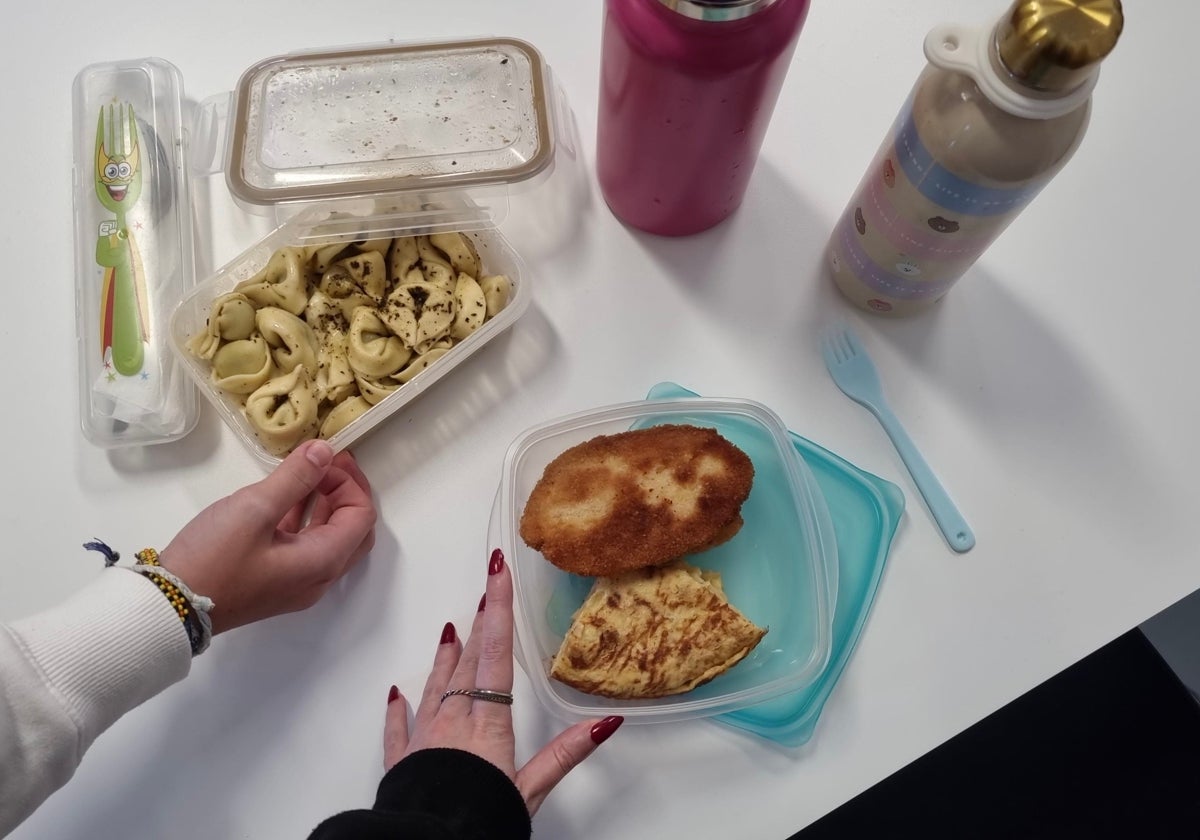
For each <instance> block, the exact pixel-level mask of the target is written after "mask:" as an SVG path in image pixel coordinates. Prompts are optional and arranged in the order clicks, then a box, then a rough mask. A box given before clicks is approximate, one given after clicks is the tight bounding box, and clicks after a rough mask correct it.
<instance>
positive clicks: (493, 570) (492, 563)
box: [488, 548, 504, 575]
mask: <svg viewBox="0 0 1200 840" xmlns="http://www.w3.org/2000/svg"><path fill="white" fill-rule="evenodd" d="M503 568H504V552H503V551H501V550H500V549H498V548H493V549H492V556H491V558H490V559H489V560H488V574H489V575H498V574H500V570H501V569H503Z"/></svg>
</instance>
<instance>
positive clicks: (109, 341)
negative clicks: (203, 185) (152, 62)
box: [96, 103, 149, 376]
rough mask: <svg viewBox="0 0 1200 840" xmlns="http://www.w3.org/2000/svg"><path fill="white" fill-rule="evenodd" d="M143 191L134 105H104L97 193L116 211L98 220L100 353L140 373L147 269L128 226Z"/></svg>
mask: <svg viewBox="0 0 1200 840" xmlns="http://www.w3.org/2000/svg"><path fill="white" fill-rule="evenodd" d="M141 194H142V167H141V148H140V144H139V143H138V128H137V119H136V117H135V116H134V113H133V106H132V105H130V104H128V103H115V104H111V105H107V106H102V107H101V108H100V117H99V120H98V121H97V124H96V197H97V198H98V199H99V200H100V204H101V205H102V206H103V207H104V208H105V209H107V210H109V211H110V212H112V213H113V214H114V216H115V218H114V219H111V220H105V221H102V222H101V223H100V227H99V230H98V231H97V235H98V239H97V242H96V262H97V263H98V264H99V265H100V266H101V267H103V268H104V269H105V271H104V286H103V291H102V292H101V295H100V336H101V346H100V355H101V356H102V357H103V358H104V359H105V362H106V364H107V363H108V361H109V353H110V351H111V354H112V356H111V363H112V366H113V368H115V369H116V372H117V373H119V374H121V375H122V376H136V375H137V374H138V373H140V372H141V370H142V366H143V364H144V362H145V357H146V350H145V342H146V341H147V340H148V339H149V334H148V330H147V325H148V324H149V318H148V313H147V311H146V288H145V272H144V270H143V268H142V261H141V256H140V255H139V254H138V249H137V246H136V244H135V242H134V240H133V236H132V233H131V232H130V230H129V226H128V222H127V219H128V215H129V213H130V211H131V210H132V209H133V207H134V206H135V205H136V204H137V201H138V198H139V197H140V196H141Z"/></svg>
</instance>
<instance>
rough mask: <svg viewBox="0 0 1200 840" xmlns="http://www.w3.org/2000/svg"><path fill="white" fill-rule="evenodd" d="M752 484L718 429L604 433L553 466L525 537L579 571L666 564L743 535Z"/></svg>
mask: <svg viewBox="0 0 1200 840" xmlns="http://www.w3.org/2000/svg"><path fill="white" fill-rule="evenodd" d="M753 480H754V465H753V464H752V463H751V461H750V459H749V457H747V456H746V454H745V453H744V452H742V450H740V449H738V448H737V447H736V446H734V445H733V444H732V443H730V442H729V441H728V440H726V439H725V438H723V437H721V435H719V434H718V433H717V432H716V431H714V430H713V429H706V428H700V427H697V426H686V425H663V426H651V427H648V428H645V429H637V430H634V431H629V432H621V433H618V434H613V435H601V436H599V437H595V438H592V439H591V440H588V441H585V442H583V443H581V444H578V445H577V446H573V447H571V448H570V449H568V450H566V451H565V452H563V453H562V454H560V455H559V456H558V457H557V458H555V459H554V460H553V461H551V462H550V464H548V465H547V467H546V470H545V472H544V473H543V474H542V477H541V479H540V480H539V481H538V483H537V484H536V485H535V486H534V488H533V492H532V493H530V495H529V500H528V501H527V502H526V503H525V510H524V512H523V513H522V514H521V526H520V532H521V538H522V539H524V540H525V542H526V543H527V544H528V545H529V546H530V547H531V548H533V549H535V550H537V551H540V552H541V553H542V555H543V556H544V557H545V558H546V559H547V560H549V561H550V562H551V563H553V564H554V565H555V566H558V567H559V568H560V569H564V570H565V571H568V572H573V573H575V574H578V575H605V576H607V575H616V574H620V573H622V572H625V571H630V570H632V569H640V568H645V567H647V566H658V565H661V564H663V563H669V562H670V561H672V560H675V559H677V558H679V557H682V556H683V555H685V554H688V553H691V552H695V551H700V550H703V549H705V548H708V547H710V546H712V545H716V544H718V543H719V542H722V541H724V539H728V538H729V536H731V535H732V534H733V533H736V530H737V528H739V527H740V525H741V507H742V503H743V502H744V501H745V500H746V497H747V496H749V495H750V485H751V483H752V482H753Z"/></svg>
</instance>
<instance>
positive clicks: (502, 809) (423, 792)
mask: <svg viewBox="0 0 1200 840" xmlns="http://www.w3.org/2000/svg"><path fill="white" fill-rule="evenodd" d="M531 832H532V827H531V825H530V821H529V811H528V810H526V808H525V800H524V799H523V798H522V796H521V792H520V791H519V790H517V786H516V785H514V784H513V783H512V780H510V779H509V778H508V776H506V775H504V772H503V771H502V770H501V769H500V768H499V767H496V766H495V765H494V764H492V763H491V762H489V761H486V760H484V759H482V758H480V757H479V756H477V755H474V754H473V753H469V752H466V751H464V750H452V749H428V750H419V751H417V752H415V753H413V754H412V755H410V756H408V758H405V759H404V760H403V761H401V762H400V763H399V764H397V765H396V766H395V767H393V768H392V769H391V770H389V771H388V773H387V774H386V775H385V776H384V777H383V781H381V782H380V783H379V792H378V793H377V794H376V796H375V806H374V807H373V808H372V809H371V810H369V811H365V810H363V811H345V812H343V813H341V814H338V815H337V816H334V817H330V818H329V819H327V820H325V822H323V823H321V824H320V825H319V826H317V828H316V830H315V831H313V833H312V834H311V835H309V840H400V839H401V838H402V840H529V836H530V834H531Z"/></svg>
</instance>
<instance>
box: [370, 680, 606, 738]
mask: <svg viewBox="0 0 1200 840" xmlns="http://www.w3.org/2000/svg"><path fill="white" fill-rule="evenodd" d="M399 699H400V689H398V688H396V686H392V687H391V688H389V689H388V705H389V706H390V705H392V704H393V703H395V702H396V701H397V700H399ZM597 725H599V724H597ZM592 731H593V732H595V730H594V729H593V730H592ZM592 737H593V738H594V737H596V736H595V735H593V736H592Z"/></svg>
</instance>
